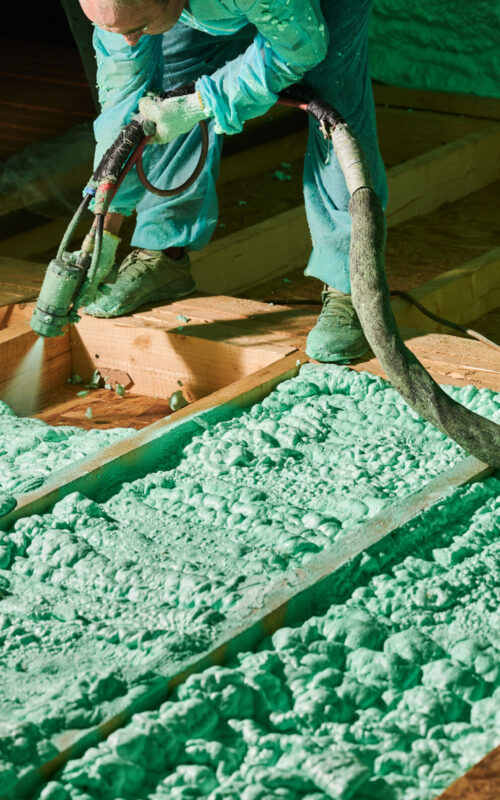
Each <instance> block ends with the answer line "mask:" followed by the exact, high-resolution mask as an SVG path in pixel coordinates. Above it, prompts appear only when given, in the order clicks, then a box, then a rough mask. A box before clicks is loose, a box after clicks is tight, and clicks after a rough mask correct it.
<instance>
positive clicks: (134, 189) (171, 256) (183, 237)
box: [85, 23, 254, 317]
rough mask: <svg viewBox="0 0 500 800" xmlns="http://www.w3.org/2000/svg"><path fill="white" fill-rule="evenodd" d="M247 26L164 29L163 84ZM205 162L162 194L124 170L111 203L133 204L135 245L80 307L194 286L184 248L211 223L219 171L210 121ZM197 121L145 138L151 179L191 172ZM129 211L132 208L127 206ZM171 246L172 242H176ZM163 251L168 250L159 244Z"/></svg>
mask: <svg viewBox="0 0 500 800" xmlns="http://www.w3.org/2000/svg"><path fill="white" fill-rule="evenodd" d="M253 36H254V33H253V31H252V29H251V28H250V27H247V28H245V29H243V30H242V31H240V32H238V33H235V34H232V35H231V36H210V35H208V34H206V33H203V32H201V31H198V30H194V29H192V28H189V27H187V26H185V25H182V24H181V23H178V24H177V25H175V26H174V28H173V29H172V30H171V31H168V32H167V33H165V34H164V35H163V51H164V64H165V68H164V80H163V88H164V90H167V91H168V90H170V89H176V88H178V87H180V86H186V85H188V84H190V83H193V82H194V81H195V80H196V79H197V78H198V77H199V76H200V75H203V74H209V73H211V72H213V71H214V70H216V69H217V68H218V67H220V66H222V65H223V64H225V63H226V62H227V61H229V60H231V59H233V58H235V57H236V56H238V55H239V54H240V53H241V52H243V51H244V50H245V49H246V48H247V46H248V44H249V43H250V42H251V41H252V38H253ZM208 129H209V150H208V157H207V162H206V164H205V166H204V168H203V170H202V172H201V174H200V175H199V177H198V178H197V179H196V181H195V182H194V183H193V185H192V186H190V187H189V188H188V189H187V190H186V191H184V192H182V194H180V195H177V196H175V197H160V196H159V195H156V194H152V193H150V192H148V191H146V190H145V189H144V188H143V187H142V185H141V184H140V183H139V179H138V177H137V173H136V172H135V170H133V172H132V173H131V175H130V176H128V177H127V180H126V181H125V182H124V186H123V188H122V190H121V191H120V193H119V195H117V202H116V203H114V204H113V206H112V210H113V211H118V212H119V211H121V210H122V207H121V204H122V205H123V211H125V213H127V209H130V208H134V207H135V208H136V212H137V222H136V227H135V231H134V234H133V237H132V245H133V247H134V248H137V249H135V250H133V251H132V253H130V254H129V255H128V256H127V258H126V259H125V261H124V262H123V264H122V265H121V268H120V272H119V274H118V277H117V279H116V281H115V282H114V283H113V284H108V285H106V286H104V287H102V289H101V291H100V292H99V294H98V296H97V298H96V301H95V302H94V303H92V304H91V305H89V306H87V308H86V309H85V310H86V312H87V313H89V314H93V315H94V316H98V317H114V316H119V315H120V314H126V313H128V312H130V311H132V310H133V309H135V308H137V307H138V306H140V305H142V304H144V303H149V302H157V301H160V300H168V299H174V298H176V297H182V296H183V295H186V294H189V293H190V292H192V291H193V289H194V282H193V280H192V277H191V271H190V261H189V256H188V255H187V254H185V252H184V249H183V248H189V249H194V250H199V249H201V248H202V247H203V246H204V245H205V244H207V243H208V241H209V240H210V238H211V236H212V233H213V231H214V229H215V226H216V224H217V212H218V202H217V194H216V187H215V182H216V180H217V176H218V174H219V165H220V155H221V149H222V138H223V137H222V136H220V135H218V134H216V133H215V132H214V123H213V121H210V120H209V121H208ZM200 147H201V132H200V128H199V126H197V127H196V128H194V129H193V130H192V131H190V132H189V133H188V134H186V135H184V136H179V137H178V138H177V139H174V141H172V142H170V143H168V144H166V145H148V146H147V147H146V149H145V151H144V159H143V163H144V171H145V174H146V176H147V177H148V179H149V180H150V181H151V183H152V184H153V185H154V186H158V187H159V188H162V189H164V188H169V189H171V188H174V187H176V186H179V185H180V184H182V183H184V181H186V180H187V179H188V178H189V177H190V176H191V175H192V173H193V171H194V169H195V167H196V165H197V163H198V160H199V156H200ZM128 213H130V210H129V211H128ZM174 248H175V250H174ZM163 251H167V252H163Z"/></svg>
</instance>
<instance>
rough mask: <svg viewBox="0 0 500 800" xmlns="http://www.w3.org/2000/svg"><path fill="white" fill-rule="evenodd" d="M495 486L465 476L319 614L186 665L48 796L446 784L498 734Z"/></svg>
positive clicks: (355, 799)
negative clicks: (168, 689)
mask: <svg viewBox="0 0 500 800" xmlns="http://www.w3.org/2000/svg"><path fill="white" fill-rule="evenodd" d="M499 489H500V481H499V480H498V479H496V478H490V479H488V480H485V481H483V482H480V483H476V484H474V485H472V486H468V487H461V488H460V489H457V490H455V491H454V492H453V494H450V495H449V496H448V497H447V498H446V499H445V500H443V501H442V502H441V503H440V504H439V507H438V508H433V509H432V510H430V511H427V512H425V513H423V514H421V515H420V516H419V517H417V518H416V519H415V520H413V521H412V522H411V523H409V524H407V525H405V526H404V527H403V528H401V529H400V530H399V531H397V532H396V534H394V535H393V536H392V537H391V541H390V543H386V544H382V545H381V546H380V545H378V546H377V547H375V548H372V549H371V550H370V551H369V552H368V553H367V554H365V555H364V556H362V557H361V558H358V559H356V561H355V562H354V563H353V564H351V565H349V566H348V567H345V568H343V569H342V570H340V572H339V575H338V589H337V592H336V596H334V597H332V598H331V600H332V604H331V606H330V608H329V610H328V611H327V613H326V614H325V615H324V616H320V617H311V618H310V619H309V620H308V621H307V622H306V623H305V624H303V625H301V626H300V627H297V628H282V629H281V630H279V631H277V632H276V633H275V634H274V635H273V636H272V637H271V638H269V639H267V640H265V641H264V642H263V643H262V645H261V646H260V648H259V650H258V651H257V652H255V653H250V652H247V653H243V654H241V655H240V656H239V657H238V659H237V660H236V661H234V662H233V663H232V664H230V665H229V666H227V667H211V668H209V669H206V670H204V671H203V672H201V673H200V674H197V675H193V676H191V677H189V678H188V679H187V681H186V682H185V684H184V685H182V686H181V687H180V688H179V689H178V690H177V692H176V694H175V696H174V697H173V698H172V700H171V701H168V702H165V703H163V704H162V705H161V706H160V707H159V708H158V709H157V710H156V711H151V712H143V713H139V714H136V715H135V716H134V717H133V718H132V720H131V722H130V723H129V724H128V725H127V726H125V727H124V728H122V729H121V730H118V731H116V732H115V733H113V734H111V736H110V737H109V738H108V739H107V741H106V742H103V743H102V744H100V745H99V746H98V747H94V748H92V749H89V750H88V751H87V753H86V754H85V756H84V757H82V758H80V759H76V760H74V761H70V762H69V763H68V765H67V766H66V767H65V768H64V770H63V772H62V774H60V775H59V776H58V778H57V779H56V780H54V781H52V782H51V783H50V784H48V786H47V787H45V789H44V790H43V791H42V793H41V797H42V798H43V800H69V798H71V800H89V798H93V799H94V798H95V800H118V798H123V799H125V798H130V800H132V798H134V799H137V800H139V798H148V800H165V799H166V798H188V797H189V798H201V797H206V798H209V800H222V798H227V799H228V800H229V798H230V799H231V800H236V798H242V800H271V798H278V797H279V798H285V800H299V799H300V800H303V799H304V798H305V799H307V800H328V799H329V798H332V800H380V798H387V800H432V798H435V797H436V796H437V794H439V793H440V792H441V791H442V790H444V789H445V788H446V787H447V786H448V785H449V784H450V783H452V782H453V781H454V780H455V779H456V778H457V777H458V776H459V775H461V774H463V773H464V772H465V771H466V770H467V769H469V768H470V767H471V766H472V765H473V764H474V763H476V762H477V761H478V760H480V759H481V758H482V757H483V756H484V755H485V754H486V753H487V752H488V751H490V750H491V749H493V748H494V747H495V746H496V745H497V744H498V743H499V742H500V658H499V656H500V653H499V649H498V647H499V642H500V637H499V614H498V599H499V589H500V580H499V572H498V567H499V560H500V548H499V545H498V541H497V533H498V523H499V519H500V500H499V497H498V495H499ZM415 542H418V544H415Z"/></svg>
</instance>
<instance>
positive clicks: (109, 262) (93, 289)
mask: <svg viewBox="0 0 500 800" xmlns="http://www.w3.org/2000/svg"><path fill="white" fill-rule="evenodd" d="M120 242H121V239H120V237H119V236H115V234H114V233H109V231H104V233H103V236H102V248H101V255H100V256H99V263H98V265H97V269H96V271H95V275H94V277H93V279H92V280H89V278H88V277H87V278H85V280H84V282H83V284H82V286H81V288H80V291H79V292H78V294H77V296H76V298H75V301H74V305H73V308H74V309H75V310H76V309H77V308H81V307H82V306H86V305H88V304H89V303H93V302H94V300H95V298H96V295H97V290H98V288H99V286H100V284H101V283H104V282H105V281H106V278H107V277H108V275H109V273H110V272H111V270H112V269H113V265H114V263H115V258H116V251H117V249H118V245H119V244H120ZM73 255H74V256H75V258H76V257H77V256H78V253H74V254H73Z"/></svg>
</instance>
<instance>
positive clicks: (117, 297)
mask: <svg viewBox="0 0 500 800" xmlns="http://www.w3.org/2000/svg"><path fill="white" fill-rule="evenodd" d="M194 289H195V283H194V280H193V278H192V275H191V262H190V259H189V256H188V255H187V253H186V254H184V256H183V257H182V258H180V259H174V258H170V257H169V256H167V255H165V253H164V252H163V251H162V250H132V252H131V253H129V254H128V256H127V257H126V259H125V260H124V261H123V263H122V265H121V267H120V269H119V271H118V276H117V278H116V281H115V282H114V283H106V284H104V286H101V288H100V290H99V292H98V294H97V296H96V299H95V301H94V302H93V303H91V304H90V305H88V306H87V307H86V308H84V309H83V310H84V311H85V313H86V314H91V315H92V316H93V317H120V316H122V315H123V314H129V313H130V312H131V311H134V309H136V308H139V306H142V305H144V304H145V303H156V302H161V301H162V300H176V299H177V298H179V297H185V296H186V295H188V294H191V292H193V291H194Z"/></svg>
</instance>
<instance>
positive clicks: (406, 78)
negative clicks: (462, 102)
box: [369, 0, 500, 97]
mask: <svg viewBox="0 0 500 800" xmlns="http://www.w3.org/2000/svg"><path fill="white" fill-rule="evenodd" d="M499 30H500V10H499V5H498V3H492V2H491V0H476V2H474V3H471V2H470V1H469V0H430V2H429V0H425V2H424V0H419V2H415V0H374V5H373V11H372V15H371V20H370V28H369V35H370V67H371V73H372V76H373V77H374V78H375V79H376V80H377V81H381V82H382V83H388V84H390V85H392V86H407V87H410V88H415V89H431V90H434V91H438V92H462V93H466V94H477V95H482V96H484V97H500V61H499V59H498V38H499V35H498V34H499Z"/></svg>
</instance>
